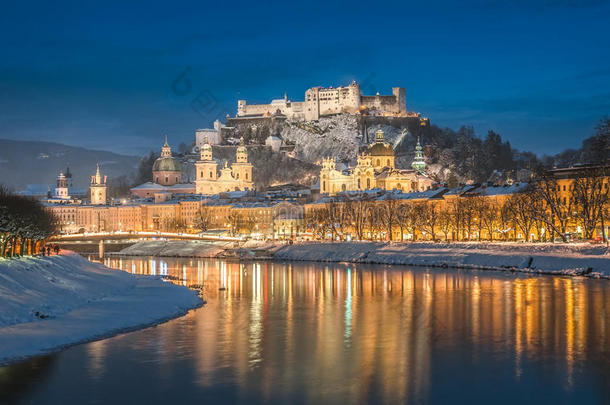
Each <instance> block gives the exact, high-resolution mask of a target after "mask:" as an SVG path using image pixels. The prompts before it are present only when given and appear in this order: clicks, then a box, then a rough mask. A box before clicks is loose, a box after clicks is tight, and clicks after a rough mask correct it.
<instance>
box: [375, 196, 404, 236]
mask: <svg viewBox="0 0 610 405" xmlns="http://www.w3.org/2000/svg"><path fill="white" fill-rule="evenodd" d="M398 205H399V201H398V200H396V199H395V198H394V196H393V195H392V194H391V193H387V194H385V195H384V199H383V200H382V201H381V202H380V205H379V207H378V209H379V213H380V219H381V220H382V221H383V224H384V225H385V228H386V229H385V231H386V233H387V234H388V240H390V241H392V240H393V239H394V238H393V234H394V227H395V226H396V223H397V218H396V214H397V208H398Z"/></svg>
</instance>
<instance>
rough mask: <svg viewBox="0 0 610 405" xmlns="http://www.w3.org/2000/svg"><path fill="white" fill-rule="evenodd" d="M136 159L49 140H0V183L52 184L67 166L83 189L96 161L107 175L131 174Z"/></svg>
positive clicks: (21, 185) (16, 186)
mask: <svg viewBox="0 0 610 405" xmlns="http://www.w3.org/2000/svg"><path fill="white" fill-rule="evenodd" d="M138 160H139V158H138V157H136V156H125V155H119V154H117V153H112V152H106V151H100V150H91V149H85V148H79V147H75V146H68V145H62V144H59V143H53V142H33V141H13V140H8V139H0V183H4V184H6V185H7V186H9V187H11V188H14V189H15V190H21V189H24V188H25V186H26V185H27V184H54V183H55V181H56V178H57V175H58V174H59V171H60V170H65V169H66V165H69V166H70V171H71V172H72V174H73V183H74V187H76V188H86V187H88V185H89V176H91V175H92V174H95V164H96V162H99V164H100V166H101V168H102V172H103V174H105V175H107V176H108V177H109V178H112V177H118V176H120V175H124V174H127V175H131V174H132V173H133V172H134V171H135V169H136V168H137V165H138Z"/></svg>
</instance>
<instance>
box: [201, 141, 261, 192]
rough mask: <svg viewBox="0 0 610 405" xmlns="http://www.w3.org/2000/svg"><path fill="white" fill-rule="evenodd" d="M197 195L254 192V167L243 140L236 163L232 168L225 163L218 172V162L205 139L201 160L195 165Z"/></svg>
mask: <svg viewBox="0 0 610 405" xmlns="http://www.w3.org/2000/svg"><path fill="white" fill-rule="evenodd" d="M195 167H196V172H197V173H196V180H195V192H196V193H197V194H218V193H222V192H225V191H236V190H252V189H254V182H253V181H252V165H251V164H250V163H249V162H248V149H247V148H246V145H245V144H244V140H243V138H242V139H241V142H240V145H239V147H238V148H237V153H236V156H235V163H233V164H232V165H231V166H230V167H229V166H228V164H226V163H225V165H224V167H223V168H222V169H220V174H219V172H218V162H217V161H216V160H214V157H213V155H212V145H211V144H210V142H209V140H208V139H205V142H204V144H203V145H202V146H201V154H200V159H199V160H198V161H197V162H196V163H195Z"/></svg>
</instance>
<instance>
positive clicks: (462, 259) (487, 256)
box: [273, 242, 610, 278]
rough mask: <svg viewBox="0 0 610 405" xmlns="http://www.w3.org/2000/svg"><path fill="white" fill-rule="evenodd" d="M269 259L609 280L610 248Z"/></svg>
mask: <svg viewBox="0 0 610 405" xmlns="http://www.w3.org/2000/svg"><path fill="white" fill-rule="evenodd" d="M273 258H274V260H304V261H329V262H354V263H380V264H401V265H409V266H430V267H454V268H471V269H487V270H510V271H521V272H531V273H544V274H564V275H587V276H589V277H603V278H610V249H609V248H608V247H606V246H601V245H597V246H594V245H588V244H569V245H565V244H561V245H559V244H558V245H553V244H518V243H451V244H447V243H425V242H422V243H373V242H351V243H313V242H312V243H299V244H294V245H286V246H283V247H281V248H280V249H277V250H276V251H275V253H274V255H273Z"/></svg>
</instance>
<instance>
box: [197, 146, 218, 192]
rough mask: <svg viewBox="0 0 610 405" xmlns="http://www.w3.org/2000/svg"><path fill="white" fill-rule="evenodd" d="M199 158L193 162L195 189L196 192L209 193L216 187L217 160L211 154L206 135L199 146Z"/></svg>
mask: <svg viewBox="0 0 610 405" xmlns="http://www.w3.org/2000/svg"><path fill="white" fill-rule="evenodd" d="M199 158H200V159H199V160H198V161H197V162H195V167H196V170H197V172H196V177H195V190H196V192H197V194H211V193H213V192H214V190H215V189H216V185H215V184H216V180H218V162H216V161H215V160H214V157H213V155H212V145H210V142H209V140H208V137H207V136H206V137H205V138H204V141H203V145H202V146H201V153H200V156H199Z"/></svg>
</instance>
